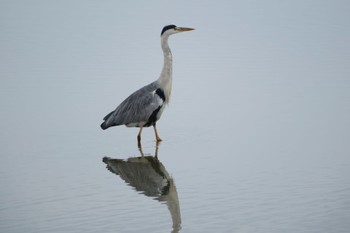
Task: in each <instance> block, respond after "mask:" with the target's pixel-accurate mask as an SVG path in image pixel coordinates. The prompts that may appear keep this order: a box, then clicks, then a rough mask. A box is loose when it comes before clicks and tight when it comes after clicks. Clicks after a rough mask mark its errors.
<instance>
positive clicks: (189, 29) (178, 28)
mask: <svg viewBox="0 0 350 233" xmlns="http://www.w3.org/2000/svg"><path fill="white" fill-rule="evenodd" d="M176 30H178V31H179V32H187V31H192V30H194V28H184V27H177V28H176Z"/></svg>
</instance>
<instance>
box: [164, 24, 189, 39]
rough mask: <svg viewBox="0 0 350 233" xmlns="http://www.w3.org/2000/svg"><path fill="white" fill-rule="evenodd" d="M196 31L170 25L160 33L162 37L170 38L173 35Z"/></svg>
mask: <svg viewBox="0 0 350 233" xmlns="http://www.w3.org/2000/svg"><path fill="white" fill-rule="evenodd" d="M192 30H194V29H193V28H185V27H177V26H175V25H168V26H165V27H164V28H163V30H162V32H161V33H160V36H161V37H163V36H165V37H168V36H170V35H172V34H175V33H179V32H187V31H192Z"/></svg>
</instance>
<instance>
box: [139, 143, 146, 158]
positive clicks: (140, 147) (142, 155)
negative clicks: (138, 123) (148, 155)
mask: <svg viewBox="0 0 350 233" xmlns="http://www.w3.org/2000/svg"><path fill="white" fill-rule="evenodd" d="M137 146H138V147H139V151H140V154H141V157H145V155H144V154H143V150H142V145H141V141H138V142H137Z"/></svg>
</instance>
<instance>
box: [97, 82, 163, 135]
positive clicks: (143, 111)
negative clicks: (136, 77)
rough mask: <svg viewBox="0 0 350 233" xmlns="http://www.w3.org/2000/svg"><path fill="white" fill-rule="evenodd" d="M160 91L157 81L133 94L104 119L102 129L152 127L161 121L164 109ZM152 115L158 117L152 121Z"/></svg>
mask: <svg viewBox="0 0 350 233" xmlns="http://www.w3.org/2000/svg"><path fill="white" fill-rule="evenodd" d="M158 89H160V85H159V83H158V82H157V81H155V82H153V83H151V84H148V85H146V86H144V87H142V88H141V89H139V90H137V91H135V92H134V93H132V94H131V95H130V96H129V97H128V98H126V99H125V100H124V101H123V102H122V103H121V104H120V105H119V106H118V107H117V109H116V110H114V111H112V112H110V113H109V114H108V115H107V116H105V117H104V118H103V120H104V122H103V123H102V124H101V128H102V129H107V128H109V127H112V126H117V125H126V126H132V127H147V126H151V125H152V123H154V122H155V121H156V120H158V119H159V117H160V116H159V113H160V110H162V108H163V107H164V100H163V99H162V98H161V96H159V95H158V94H156V91H157V90H158ZM160 90H161V89H160ZM157 110H158V111H157ZM155 111H157V112H155ZM152 114H157V115H158V116H156V118H155V119H152ZM154 120H155V121H154Z"/></svg>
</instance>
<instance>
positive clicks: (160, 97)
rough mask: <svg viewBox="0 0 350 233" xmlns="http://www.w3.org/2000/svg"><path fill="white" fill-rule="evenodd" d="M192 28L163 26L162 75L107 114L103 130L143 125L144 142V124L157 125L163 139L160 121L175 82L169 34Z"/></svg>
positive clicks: (158, 139)
mask: <svg viewBox="0 0 350 233" xmlns="http://www.w3.org/2000/svg"><path fill="white" fill-rule="evenodd" d="M191 30H194V29H193V28H186V27H177V26H175V25H168V26H165V27H164V28H163V30H162V32H161V34H160V35H161V47H162V50H163V54H164V64H163V69H162V71H161V73H160V76H159V78H158V79H157V80H156V81H154V82H152V83H150V84H148V85H146V86H144V87H142V88H140V89H139V90H137V91H135V92H134V93H132V94H131V95H130V96H129V97H127V98H126V99H125V100H124V101H123V102H122V103H121V104H120V105H119V106H118V107H117V108H116V109H115V110H114V111H112V112H110V113H109V114H107V115H106V116H105V117H104V118H103V120H104V122H103V123H102V124H101V128H102V129H103V130H105V129H107V128H109V127H112V126H118V125H126V126H127V127H139V128H140V130H139V133H138V135H137V140H138V142H139V143H140V141H141V133H142V129H143V127H150V126H153V128H154V133H155V136H156V140H157V142H159V141H161V138H160V137H159V135H158V132H157V127H156V122H157V121H158V120H159V119H160V116H161V115H162V113H163V110H164V108H165V105H166V104H168V103H169V98H170V94H171V86H172V54H171V51H170V48H169V44H168V38H169V36H170V35H172V34H175V33H179V32H186V31H191Z"/></svg>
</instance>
